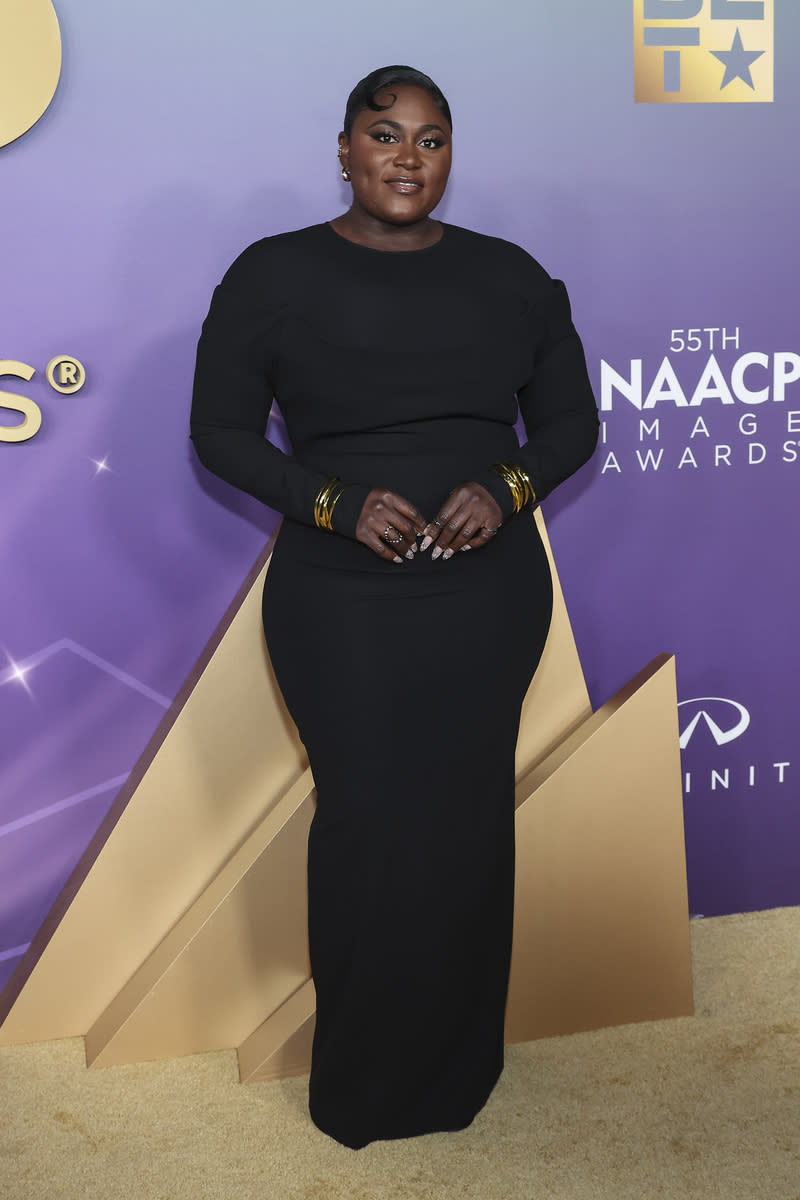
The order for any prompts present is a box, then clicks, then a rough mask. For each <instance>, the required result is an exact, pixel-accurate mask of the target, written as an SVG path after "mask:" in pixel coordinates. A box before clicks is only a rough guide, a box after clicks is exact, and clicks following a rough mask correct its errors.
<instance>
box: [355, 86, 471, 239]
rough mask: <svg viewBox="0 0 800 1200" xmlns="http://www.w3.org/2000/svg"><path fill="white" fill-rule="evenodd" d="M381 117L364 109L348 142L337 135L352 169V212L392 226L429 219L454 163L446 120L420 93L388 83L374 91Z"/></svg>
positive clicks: (420, 91) (427, 95)
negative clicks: (386, 105)
mask: <svg viewBox="0 0 800 1200" xmlns="http://www.w3.org/2000/svg"><path fill="white" fill-rule="evenodd" d="M392 94H394V95H395V96H396V97H397V99H396V100H395V102H394V104H392V107H391V108H387V109H386V110H385V111H384V112H373V110H372V109H371V108H364V109H362V110H361V112H360V113H359V114H358V115H357V116H356V118H355V120H354V121H353V128H352V130H351V132H350V138H349V139H348V138H347V137H346V136H345V134H343V133H340V134H339V145H340V146H341V148H342V155H341V158H342V165H343V166H346V167H348V168H349V170H350V174H351V183H352V187H353V209H356V210H358V209H360V210H361V211H362V212H363V213H366V214H368V215H369V216H370V217H372V218H374V219H377V220H379V221H385V222H387V223H389V224H391V225H410V224H413V222H415V221H420V220H423V219H424V218H425V217H427V215H428V213H430V212H431V211H432V210H433V209H434V208H435V207H436V205H437V204H438V203H439V201H440V200H441V198H442V193H443V192H444V189H445V185H446V183H447V177H448V175H449V174H450V162H451V158H452V137H451V134H450V129H449V127H448V124H447V119H446V118H445V116H444V114H443V113H442V111H441V109H440V108H438V107H437V105H436V104H435V103H434V100H433V97H432V96H431V95H430V94H429V93H428V92H426V91H425V90H424V88H418V87H411V86H409V85H407V84H392V85H391V86H390V87H389V88H388V89H387V90H386V91H385V92H378V94H377V96H376V100H377V102H378V103H379V104H386V103H389V102H390V101H391V98H392Z"/></svg>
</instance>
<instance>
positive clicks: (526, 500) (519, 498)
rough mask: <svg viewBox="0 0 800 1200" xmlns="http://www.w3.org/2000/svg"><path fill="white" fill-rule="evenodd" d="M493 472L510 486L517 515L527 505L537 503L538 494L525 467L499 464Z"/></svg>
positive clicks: (510, 463)
mask: <svg viewBox="0 0 800 1200" xmlns="http://www.w3.org/2000/svg"><path fill="white" fill-rule="evenodd" d="M492 470H493V471H494V472H495V474H497V475H499V476H500V478H501V479H502V480H503V482H504V483H505V484H507V485H508V489H509V491H510V492H511V497H512V499H513V501H514V512H515V513H518V512H520V511H521V509H523V508H524V507H525V505H526V504H533V503H535V501H536V492H535V491H534V488H533V484H532V483H531V480H530V476H529V475H528V472H527V471H526V470H525V469H524V467H521V466H519V464H518V463H514V462H499V463H495V464H494V466H493V467H492Z"/></svg>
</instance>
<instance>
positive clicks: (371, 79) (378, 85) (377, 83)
mask: <svg viewBox="0 0 800 1200" xmlns="http://www.w3.org/2000/svg"><path fill="white" fill-rule="evenodd" d="M397 83H405V84H407V85H410V86H411V87H418V88H423V89H424V90H425V91H426V92H428V93H429V94H430V96H431V97H432V98H433V101H434V103H435V104H436V105H437V107H438V108H440V109H441V110H442V112H443V113H444V116H445V119H446V120H447V124H448V125H449V126H450V129H451V130H452V128H453V118H452V117H451V115H450V105H449V104H448V103H447V100H446V99H445V97H444V94H443V92H442V91H441V89H440V88H438V87H437V86H436V84H435V83H434V82H433V80H432V79H431V77H430V76H429V75H424V74H423V72H422V71H416V70H415V69H414V67H400V66H394V67H379V68H378V70H377V71H370V73H369V75H367V76H365V77H364V79H362V80H360V81H359V82H358V83H357V84H356V86H355V87H354V88H353V90H352V92H351V93H350V95H349V96H348V97H347V108H346V109H345V112H344V132H345V133H346V134H347V136H348V137H350V130H351V129H352V128H353V121H354V119H355V118H356V116H357V115H358V113H360V112H361V111H362V109H365V108H371V109H372V111H373V112H383V111H384V109H387V108H391V107H392V105H393V104H394V102H395V100H396V99H397V97H396V96H392V99H391V102H390V103H389V104H378V103H377V101H376V100H375V96H376V95H377V93H378V92H383V91H386V89H387V88H389V87H391V86H392V84H397Z"/></svg>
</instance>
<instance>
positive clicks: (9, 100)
mask: <svg viewBox="0 0 800 1200" xmlns="http://www.w3.org/2000/svg"><path fill="white" fill-rule="evenodd" d="M0 46H2V47H3V68H2V70H0V146H7V145H8V143H9V142H13V141H14V140H15V139H16V138H18V137H21V136H22V134H23V133H27V131H28V130H29V129H30V128H31V126H32V125H35V124H36V122H37V121H38V120H39V118H40V117H41V116H42V115H43V113H44V112H45V111H46V110H47V108H48V106H49V104H50V101H51V100H52V99H53V96H54V95H55V91H56V88H57V87H58V80H59V76H60V75H61V30H60V29H59V27H58V17H57V16H56V12H55V9H54V8H53V5H52V4H51V2H50V0H0Z"/></svg>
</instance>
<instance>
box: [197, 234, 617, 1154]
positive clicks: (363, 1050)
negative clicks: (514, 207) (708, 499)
mask: <svg viewBox="0 0 800 1200" xmlns="http://www.w3.org/2000/svg"><path fill="white" fill-rule="evenodd" d="M273 396H274V397H275V398H276V399H277V401H278V403H279V405H280V408H281V411H282V413H283V416H284V418H285V421H286V425H287V428H288V431H289V436H290V438H291V441H292V447H293V455H294V456H293V457H288V456H286V455H284V454H282V453H281V452H280V451H279V450H277V449H276V448H275V447H274V446H272V445H270V443H268V442H267V441H265V440H264V431H265V428H266V422H267V417H268V414H269V409H270V404H271V401H272V398H273ZM517 398H518V399H519V405H520V407H521V410H522V413H523V416H524V418H525V422H526V428H527V432H528V437H529V441H528V442H527V444H526V445H525V446H524V447H523V448H520V447H519V445H518V441H517V437H516V434H515V433H514V429H513V425H514V422H515V420H516V417H517ZM192 437H193V440H194V443H195V446H196V449H197V452H198V454H199V456H200V458H201V460H202V461H203V462H204V463H205V464H206V465H207V466H208V467H209V468H210V469H211V470H212V471H214V472H216V473H217V474H219V475H221V476H222V477H223V478H224V479H227V480H229V481H230V482H231V483H233V484H235V485H236V486H238V487H240V488H243V489H244V490H245V491H247V492H250V493H251V494H253V495H255V496H257V497H259V498H260V499H261V500H263V501H264V502H265V503H267V504H269V505H271V506H272V507H274V508H276V509H277V510H279V511H280V512H282V513H284V514H285V520H284V522H283V525H282V527H281V530H280V533H279V536H278V539H277V545H276V548H275V552H274V555H273V561H272V563H271V566H270V570H269V572H268V574H267V582H266V587H265V590H264V629H265V633H266V638H267V645H268V648H269V653H270V657H271V660H272V663H273V666H274V669H275V674H276V677H277V679H278V683H279V685H280V687H281V690H282V692H283V695H284V698H285V700H286V704H287V706H288V708H289V711H290V713H291V714H292V717H293V718H294V720H295V721H296V723H297V726H298V729H299V731H300V736H301V738H302V739H303V742H304V744H305V746H306V748H307V751H308V755H309V760H310V763H311V767H312V770H313V773H314V778H315V781H316V785H317V797H318V801H317V811H316V815H315V817H314V821H313V824H312V828H311V834H310V839H309V851H308V888H309V936H310V948H311V964H312V970H313V975H314V981H315V985H316V990H317V1027H316V1035H315V1040H314V1048H313V1056H312V1070H311V1082H310V1108H311V1115H312V1117H313V1119H314V1121H315V1122H316V1123H317V1125H318V1126H319V1127H320V1128H321V1129H323V1130H324V1131H325V1132H326V1133H329V1134H330V1135H331V1136H333V1137H334V1138H336V1139H338V1140H339V1141H340V1142H343V1143H344V1144H345V1145H348V1146H352V1147H359V1146H363V1145H365V1144H366V1143H368V1142H371V1141H373V1140H375V1139H379V1138H398V1137H411V1136H414V1135H416V1134H422V1133H428V1132H432V1131H435V1130H447V1129H459V1128H463V1127H464V1126H465V1125H468V1124H469V1122H470V1121H471V1120H472V1119H473V1117H474V1116H475V1114H476V1113H477V1112H478V1110H479V1109H480V1108H481V1107H482V1106H483V1104H484V1103H485V1101H486V1099H487V1098H488V1096H489V1093H490V1092H491V1090H492V1088H493V1086H494V1084H495V1082H496V1080H497V1077H498V1075H499V1073H500V1071H501V1069H502V1064H503V1020H504V1006H505V1000H506V990H507V982H508V967H509V956H510V950H511V930H512V909H513V890H514V749H515V743H516V738H517V732H518V726H519V714H520V706H521V704H522V700H523V698H524V695H525V692H526V690H527V688H528V685H529V683H530V680H531V678H532V676H533V673H534V671H535V669H536V666H537V664H538V661H539V658H540V655H541V652H542V649H543V646H544V641H545V638H546V635H547V629H548V625H549V621H550V613H551V604H552V590H551V581H550V575H549V570H548V565H547V560H546V556H545V553H544V549H543V547H542V544H541V541H540V539H539V535H538V532H537V530H536V526H535V523H534V521H533V519H532V516H531V514H530V512H529V511H524V512H522V513H520V514H517V515H513V516H512V515H510V514H511V508H512V501H511V495H510V492H509V490H508V487H507V485H506V484H505V483H504V482H503V480H502V479H501V478H500V477H499V476H498V475H497V474H495V473H494V472H493V471H492V470H491V465H492V464H493V463H495V462H497V461H503V460H512V461H516V462H518V463H521V464H523V465H524V466H525V468H526V469H527V470H528V473H529V474H530V476H531V479H532V481H533V484H534V487H535V489H536V493H537V496H538V498H539V499H541V498H542V497H544V496H545V495H546V494H547V493H548V492H549V491H550V490H551V489H552V488H553V487H554V486H555V485H556V484H557V483H559V482H560V481H561V480H562V479H564V478H566V477H567V476H568V475H570V474H571V473H572V472H573V471H575V470H576V469H577V468H578V467H579V466H580V465H581V464H582V463H583V462H584V461H585V460H586V458H588V456H589V455H590V454H591V452H592V450H593V448H594V445H595V441H596V437H597V411H596V407H595V403H594V399H593V396H592V392H591V388H590V385H589V382H588V378H587V374H586V366H585V362H584V356H583V351H582V348H581V344H580V341H579V340H578V336H577V334H576V333H575V330H574V328H573V325H572V321H571V317H570V309H569V303H568V300H567V296H566V291H565V289H564V286H563V284H561V283H559V282H557V281H553V280H552V279H551V278H550V277H549V276H548V275H547V274H546V272H545V271H544V270H543V269H542V268H541V267H540V266H539V265H538V264H537V263H536V262H535V261H534V260H533V259H532V258H530V256H529V255H527V254H526V253H525V252H524V251H523V250H521V249H520V248H519V247H517V246H514V245H512V244H511V243H508V242H504V241H501V240H499V239H496V238H489V237H485V236H482V235H479V234H476V233H471V232H469V231H468V230H465V229H461V228H458V227H456V226H452V225H444V226H443V236H442V238H441V240H440V241H439V242H437V243H435V244H434V245H432V246H428V247H426V248H425V249H422V250H415V251H401V252H392V251H379V250H373V249H369V248H367V247H364V246H360V245H357V244H355V243H353V242H350V241H348V240H347V239H345V238H343V237H341V236H340V235H339V234H337V233H336V232H335V231H334V230H333V229H332V227H331V226H329V225H327V224H322V225H315V226H312V227H311V228H308V229H302V230H299V231H297V232H294V233H288V234H283V235H280V236H277V237H270V238H265V239H263V240H262V241H260V242H257V243H255V244H254V245H252V246H250V247H249V248H248V249H247V250H245V251H244V253H243V254H242V255H241V256H240V257H239V258H238V259H237V260H236V262H235V263H234V264H233V266H232V267H231V268H230V270H229V271H228V273H227V275H226V276H225V278H224V280H223V282H222V283H221V284H220V286H219V287H218V288H217V289H216V291H215V293H214V298H213V301H212V305H211V310H210V312H209V315H208V318H207V320H206V322H205V324H204V327H203V333H202V337H201V339H200V344H199V348H198V360H197V372H196V380H195V393H194V402H193V409H192ZM332 475H338V476H340V477H341V479H342V480H344V481H345V482H347V483H348V484H350V485H352V486H350V487H348V489H347V491H345V492H344V494H343V495H342V498H341V500H340V501H339V503H338V505H337V507H336V509H335V515H334V527H335V530H336V532H335V533H333V534H331V533H329V532H325V531H323V530H320V529H317V528H316V526H315V525H314V518H313V512H314V499H315V497H316V495H317V493H318V491H319V489H320V487H321V486H322V485H323V484H324V483H325V481H326V480H327V479H328V478H329V477H330V476H332ZM466 480H476V481H477V482H479V483H481V484H483V485H484V486H485V487H487V488H488V489H489V491H490V492H491V493H492V495H493V496H494V497H495V498H496V499H497V500H498V502H499V503H500V506H501V508H502V510H503V515H504V518H505V520H504V523H503V526H502V528H501V530H500V532H499V533H498V534H497V535H496V536H495V537H494V538H493V539H492V541H491V542H490V543H489V544H488V546H486V548H484V549H478V550H474V551H472V552H471V553H466V554H465V553H457V554H456V555H454V556H453V558H452V559H450V560H449V561H447V562H445V561H443V560H442V559H441V558H440V559H439V560H437V561H433V560H432V559H431V556H430V552H427V553H425V554H419V553H418V554H417V556H416V559H415V560H414V561H413V562H407V561H404V562H403V563H402V565H398V564H395V563H391V562H384V561H381V560H380V559H379V558H378V556H377V555H375V554H374V553H373V552H372V551H371V550H369V549H368V548H367V547H365V546H363V545H362V544H361V543H359V542H357V541H356V540H355V537H354V534H355V526H356V522H357V519H358V516H359V513H360V510H361V507H362V505H363V503H364V500H365V498H366V495H367V493H368V492H369V491H370V489H371V488H373V487H376V486H380V487H386V488H391V489H392V490H394V491H396V492H399V493H400V494H401V495H403V496H405V497H406V498H407V499H409V500H411V501H413V502H414V503H415V504H416V505H417V507H418V508H419V509H420V511H421V512H422V513H423V514H424V515H425V516H426V517H427V518H428V519H431V520H432V519H433V517H434V516H435V515H436V514H437V512H438V511H439V508H440V506H441V505H442V503H443V502H444V500H445V498H446V497H447V495H448V493H449V492H450V491H451V489H452V488H453V487H455V486H456V485H457V484H459V483H461V482H464V481H466Z"/></svg>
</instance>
